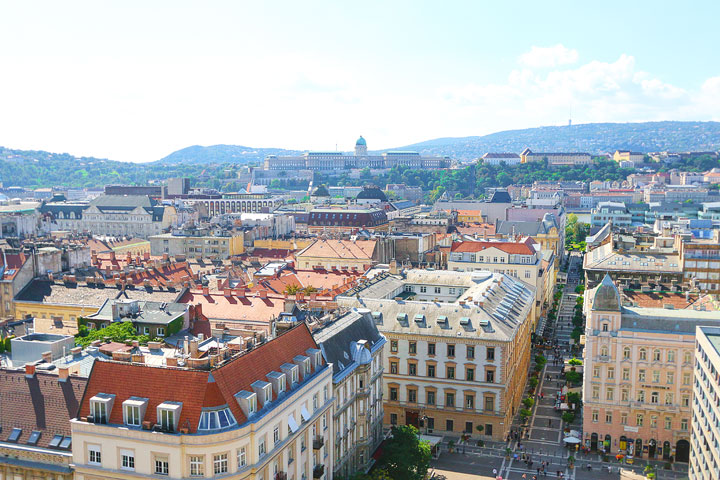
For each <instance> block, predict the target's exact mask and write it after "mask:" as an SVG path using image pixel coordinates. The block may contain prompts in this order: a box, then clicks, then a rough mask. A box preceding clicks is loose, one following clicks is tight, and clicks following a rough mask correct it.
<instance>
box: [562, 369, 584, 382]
mask: <svg viewBox="0 0 720 480" xmlns="http://www.w3.org/2000/svg"><path fill="white" fill-rule="evenodd" d="M565 380H567V381H568V383H580V382H582V375H580V374H579V373H578V372H567V373H566V374H565Z"/></svg>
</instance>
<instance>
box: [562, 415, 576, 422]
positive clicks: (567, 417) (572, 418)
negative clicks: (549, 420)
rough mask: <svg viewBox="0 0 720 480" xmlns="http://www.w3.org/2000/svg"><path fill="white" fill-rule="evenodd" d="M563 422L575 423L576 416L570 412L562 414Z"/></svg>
mask: <svg viewBox="0 0 720 480" xmlns="http://www.w3.org/2000/svg"><path fill="white" fill-rule="evenodd" d="M562 421H563V422H565V423H567V424H570V423H572V422H574V421H575V414H574V413H570V412H565V413H563V414H562Z"/></svg>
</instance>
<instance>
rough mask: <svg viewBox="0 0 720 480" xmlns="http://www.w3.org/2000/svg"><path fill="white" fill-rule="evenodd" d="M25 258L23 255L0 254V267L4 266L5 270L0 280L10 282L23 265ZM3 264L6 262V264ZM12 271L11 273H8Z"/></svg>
mask: <svg viewBox="0 0 720 480" xmlns="http://www.w3.org/2000/svg"><path fill="white" fill-rule="evenodd" d="M26 261H27V257H25V254H24V253H6V254H5V255H3V254H2V252H0V267H2V266H4V267H5V270H4V272H3V274H2V275H0V280H12V279H13V278H15V275H17V274H18V271H19V270H20V269H21V268H22V266H23V265H25V262H26ZM4 262H7V263H6V264H5V263H4ZM10 271H12V273H10Z"/></svg>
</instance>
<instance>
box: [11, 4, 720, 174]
mask: <svg viewBox="0 0 720 480" xmlns="http://www.w3.org/2000/svg"><path fill="white" fill-rule="evenodd" d="M148 5H150V6H148ZM719 17H720V1H717V0H713V1H692V2H680V1H677V0H675V1H667V2H663V1H634V0H633V1H629V0H623V1H621V2H614V1H602V2H586V1H568V2H559V1H557V2H554V1H545V2H541V1H537V0H533V1H528V2H519V1H501V0H496V1H492V2H490V1H480V0H476V1H468V2H460V1H450V0H443V1H440V0H438V1H434V2H420V1H406V2H405V1H392V0H384V1H377V2H376V1H369V0H363V1H354V2H349V1H327V2H325V1H311V0H293V1H287V2H285V1H279V0H275V1H252V2H250V1H248V2H241V1H227V2H222V1H196V2H183V1H178V0H172V1H167V2H162V1H138V2H134V1H127V0H125V1H116V2H110V1H102V0H92V1H88V2H80V1H77V2H74V1H67V2H65V1H63V2H59V1H56V0H53V1H47V2H27V1H0V145H3V146H6V147H11V148H22V149H31V148H32V149H44V150H49V151H54V152H68V153H72V154H75V155H92V156H97V157H107V158H112V159H116V160H131V161H147V160H156V159H158V158H161V157H163V156H165V155H167V154H169V153H171V152H172V151H174V150H177V149H179V148H182V147H185V146H189V145H194V144H200V145H212V144H218V143H227V144H238V145H247V146H253V147H285V148H297V149H316V150H319V149H334V148H335V145H336V144H337V146H338V148H339V149H341V150H349V149H351V148H352V147H353V145H354V141H355V139H356V138H357V136H358V135H360V134H362V135H364V136H365V138H367V140H368V146H369V148H370V149H379V148H389V147H397V146H402V145H406V144H409V143H413V142H417V141H422V140H428V139H431V138H436V137H443V136H467V135H483V134H487V133H492V132H495V131H498V130H505V129H511V128H526V127H535V126H540V125H563V124H567V121H568V118H569V116H570V112H571V111H572V119H573V123H587V122H601V121H619V122H623V121H643V120H720V53H719V52H720V50H719V49H718V47H717V45H718V42H719V41H720V38H719V36H718V31H717V19H718V18H719Z"/></svg>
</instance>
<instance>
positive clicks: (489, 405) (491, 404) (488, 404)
mask: <svg viewBox="0 0 720 480" xmlns="http://www.w3.org/2000/svg"><path fill="white" fill-rule="evenodd" d="M485 410H487V411H488V412H492V411H493V410H495V398H494V397H485ZM485 435H487V433H486V434H485Z"/></svg>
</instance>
